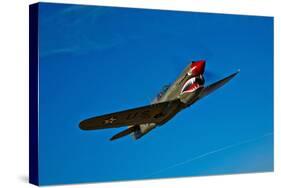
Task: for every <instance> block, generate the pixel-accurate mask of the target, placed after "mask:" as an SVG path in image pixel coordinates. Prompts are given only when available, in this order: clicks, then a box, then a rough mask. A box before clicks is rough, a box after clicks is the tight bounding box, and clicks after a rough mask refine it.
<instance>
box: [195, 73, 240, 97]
mask: <svg viewBox="0 0 281 188" xmlns="http://www.w3.org/2000/svg"><path fill="white" fill-rule="evenodd" d="M238 73H239V70H238V71H237V72H235V73H233V74H231V75H229V76H227V77H225V78H224V79H221V80H219V81H217V82H215V83H213V84H211V85H209V86H207V87H205V88H204V89H203V90H202V91H201V93H200V95H199V99H201V98H203V97H205V96H207V95H209V94H210V93H212V92H213V91H215V90H216V89H218V88H220V87H222V86H223V85H224V84H226V83H227V82H229V81H230V80H231V79H232V78H234V77H235V76H236V75H237V74H238Z"/></svg>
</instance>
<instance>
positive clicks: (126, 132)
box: [110, 126, 137, 141]
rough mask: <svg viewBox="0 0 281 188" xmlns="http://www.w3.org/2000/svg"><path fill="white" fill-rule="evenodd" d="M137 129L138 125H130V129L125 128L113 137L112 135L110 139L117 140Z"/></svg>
mask: <svg viewBox="0 0 281 188" xmlns="http://www.w3.org/2000/svg"><path fill="white" fill-rule="evenodd" d="M135 130H137V126H132V127H129V128H128V129H125V130H123V131H121V132H119V133H117V134H116V135H114V136H113V137H111V138H110V140H111V141H113V140H116V139H118V138H121V137H123V136H127V135H128V134H130V133H132V132H134V131H135Z"/></svg>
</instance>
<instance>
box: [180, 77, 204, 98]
mask: <svg viewBox="0 0 281 188" xmlns="http://www.w3.org/2000/svg"><path fill="white" fill-rule="evenodd" d="M203 84H204V78H203V76H202V75H199V76H196V77H192V78H190V79H188V80H187V81H186V82H185V83H184V85H183V87H182V90H181V94H183V93H191V92H194V91H196V90H197V89H198V88H201V87H203Z"/></svg>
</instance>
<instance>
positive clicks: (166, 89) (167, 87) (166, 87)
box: [157, 84, 171, 100]
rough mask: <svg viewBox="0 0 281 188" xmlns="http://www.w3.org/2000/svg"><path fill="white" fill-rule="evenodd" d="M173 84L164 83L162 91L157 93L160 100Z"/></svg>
mask: <svg viewBox="0 0 281 188" xmlns="http://www.w3.org/2000/svg"><path fill="white" fill-rule="evenodd" d="M170 86H171V84H167V85H164V86H163V87H162V89H161V91H160V92H159V93H158V95H157V100H159V99H160V98H161V97H162V96H163V95H164V94H165V93H166V92H167V91H168V89H169V88H170Z"/></svg>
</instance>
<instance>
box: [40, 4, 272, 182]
mask: <svg viewBox="0 0 281 188" xmlns="http://www.w3.org/2000/svg"><path fill="white" fill-rule="evenodd" d="M39 11H40V15H39V21H40V23H39V36H40V38H39V50H40V57H39V63H40V68H39V71H40V74H39V84H40V89H39V93H40V94H39V96H40V99H39V102H40V106H39V117H40V120H39V123H40V126H39V146H40V148H39V176H40V179H39V180H40V184H65V183H77V182H102V181H116V180H132V179H145V178H165V177H181V176H201V175H213V174H232V173H245V172H261V171H272V170H273V18H271V17H257V16H237V15H236V16H235V15H223V14H207V13H205V14H202V13H192V12H174V11H159V10H142V9H126V8H112V7H96V6H78V5H75V6H74V5H62V4H46V3H43V4H42V3H41V4H40V10H39ZM198 59H205V60H206V61H207V63H206V71H207V72H206V77H205V78H206V82H207V84H209V83H212V82H214V81H216V80H218V79H221V78H223V77H224V76H227V75H228V74H230V73H233V72H235V71H236V70H237V69H240V70H241V72H240V73H239V75H238V76H237V77H235V78H234V79H233V80H232V81H231V82H230V83H228V84H227V85H226V86H224V87H223V88H221V89H219V90H217V91H216V92H215V93H213V94H211V95H209V96H207V97H206V98H204V99H203V100H201V101H199V102H198V103H196V104H195V105H193V106H192V107H190V108H189V109H185V110H184V111H182V112H180V113H179V114H177V116H176V117H175V118H173V119H172V120H171V121H169V122H168V123H166V124H165V125H164V126H162V127H159V128H157V129H155V130H153V131H152V132H151V133H149V134H148V135H146V136H144V137H143V138H141V139H140V140H138V141H134V140H133V139H132V138H131V137H130V136H128V137H124V138H123V139H120V140H117V141H114V142H110V141H109V138H110V137H111V136H112V135H114V134H116V133H117V132H120V131H121V130H123V129H122V128H120V129H108V130H99V131H88V132H87V131H82V130H80V129H79V128H78V124H79V122H80V121H81V120H83V119H86V118H89V117H91V116H97V115H101V114H105V113H110V112H115V111H119V110H124V109H129V108H134V107H139V106H143V105H147V104H148V103H150V102H151V101H152V99H153V98H154V97H155V96H156V95H157V93H158V92H159V91H160V90H161V88H162V86H163V85H166V84H169V83H171V82H173V81H174V80H175V79H176V78H177V76H178V75H179V74H180V72H181V71H182V70H183V69H184V67H185V66H187V65H188V64H189V63H190V61H192V60H198Z"/></svg>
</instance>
